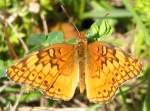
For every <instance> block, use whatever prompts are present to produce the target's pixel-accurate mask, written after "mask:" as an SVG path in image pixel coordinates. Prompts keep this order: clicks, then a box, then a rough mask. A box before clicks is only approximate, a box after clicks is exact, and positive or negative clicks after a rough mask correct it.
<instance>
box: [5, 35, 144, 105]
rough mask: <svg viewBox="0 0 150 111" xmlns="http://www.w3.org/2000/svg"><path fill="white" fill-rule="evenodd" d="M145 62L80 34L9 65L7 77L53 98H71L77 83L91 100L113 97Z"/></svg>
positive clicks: (66, 99)
mask: <svg viewBox="0 0 150 111" xmlns="http://www.w3.org/2000/svg"><path fill="white" fill-rule="evenodd" d="M141 68H142V65H141V63H140V61H139V60H138V59H135V58H132V57H131V56H130V55H129V54H126V53H125V52H123V51H122V50H121V49H119V48H115V47H112V46H110V45H108V44H107V43H104V42H100V41H95V42H92V43H89V42H88V40H87V39H86V38H85V35H84V34H81V35H80V37H79V40H78V43H77V44H65V43H59V44H53V45H50V46H49V47H47V48H44V49H41V50H39V51H36V52H34V53H32V54H30V55H28V56H26V57H25V58H23V59H21V60H20V61H19V62H17V63H15V64H14V65H12V66H10V67H9V68H8V69H7V75H8V77H9V78H10V79H11V80H13V81H15V82H17V83H22V84H28V85H30V86H32V87H34V88H37V89H39V90H40V91H42V92H43V93H44V94H45V95H46V96H48V97H49V98H51V99H54V100H64V101H69V100H70V99H72V97H73V96H74V93H75V90H76V88H77V86H79V89H80V92H81V93H83V92H84V90H85V89H86V94H87V98H88V99H89V101H91V102H98V103H100V102H106V101H109V100H111V98H112V97H113V96H114V95H115V93H116V91H117V89H118V88H119V87H120V86H121V84H123V83H124V82H125V81H127V80H129V79H132V78H134V77H136V76H137V75H138V74H139V72H140V71H141Z"/></svg>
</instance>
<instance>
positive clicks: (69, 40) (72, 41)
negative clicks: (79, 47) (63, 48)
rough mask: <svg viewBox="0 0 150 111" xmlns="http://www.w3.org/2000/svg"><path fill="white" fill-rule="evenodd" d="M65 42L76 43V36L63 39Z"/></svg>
mask: <svg viewBox="0 0 150 111" xmlns="http://www.w3.org/2000/svg"><path fill="white" fill-rule="evenodd" d="M65 43H67V44H76V43H77V39H76V38H70V39H67V40H65Z"/></svg>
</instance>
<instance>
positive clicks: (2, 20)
mask: <svg viewBox="0 0 150 111" xmlns="http://www.w3.org/2000/svg"><path fill="white" fill-rule="evenodd" d="M0 21H1V23H2V24H3V25H4V28H3V30H4V39H5V41H6V44H7V46H8V53H9V55H10V56H11V57H12V58H13V59H18V56H17V54H16V52H15V50H14V49H13V45H12V44H11V42H10V41H9V38H8V34H7V30H6V29H7V24H6V17H5V16H2V15H0Z"/></svg>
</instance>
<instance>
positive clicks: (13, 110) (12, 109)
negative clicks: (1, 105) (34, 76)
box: [10, 89, 23, 111]
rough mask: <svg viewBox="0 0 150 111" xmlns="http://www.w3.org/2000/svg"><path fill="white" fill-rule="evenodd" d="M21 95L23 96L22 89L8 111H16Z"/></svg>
mask: <svg viewBox="0 0 150 111" xmlns="http://www.w3.org/2000/svg"><path fill="white" fill-rule="evenodd" d="M22 94H23V89H21V90H20V93H19V95H18V96H17V100H16V102H15V104H14V106H13V107H12V108H11V109H10V111H16V109H17V107H18V105H19V102H20V99H21V96H22Z"/></svg>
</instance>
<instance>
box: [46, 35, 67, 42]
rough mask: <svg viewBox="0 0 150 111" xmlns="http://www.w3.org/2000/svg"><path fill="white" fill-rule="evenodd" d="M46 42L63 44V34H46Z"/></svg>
mask: <svg viewBox="0 0 150 111" xmlns="http://www.w3.org/2000/svg"><path fill="white" fill-rule="evenodd" d="M46 42H47V43H48V44H54V43H62V42H64V36H63V33H62V32H50V33H48V34H47V40H46Z"/></svg>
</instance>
